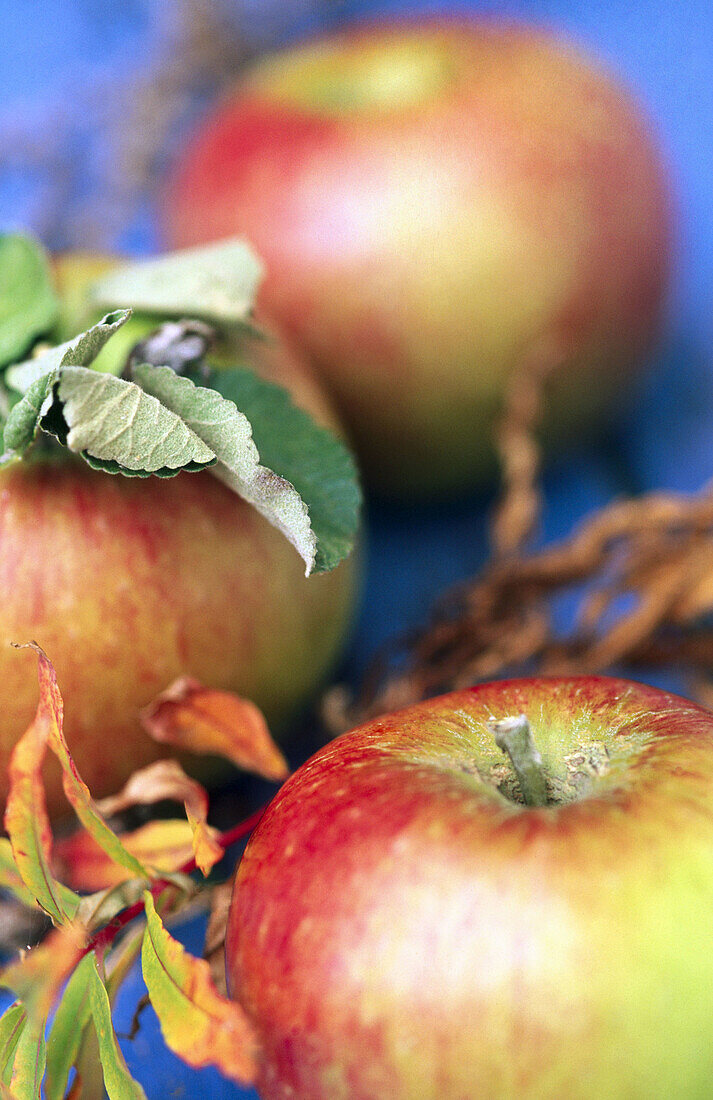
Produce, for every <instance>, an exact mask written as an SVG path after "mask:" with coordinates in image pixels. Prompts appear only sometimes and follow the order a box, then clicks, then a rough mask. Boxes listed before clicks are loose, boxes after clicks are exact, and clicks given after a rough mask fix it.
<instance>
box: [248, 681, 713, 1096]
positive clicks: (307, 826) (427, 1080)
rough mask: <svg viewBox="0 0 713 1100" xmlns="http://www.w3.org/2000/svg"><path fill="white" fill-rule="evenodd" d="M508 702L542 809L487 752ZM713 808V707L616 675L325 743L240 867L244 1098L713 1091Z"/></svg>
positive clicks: (487, 699) (495, 697)
mask: <svg viewBox="0 0 713 1100" xmlns="http://www.w3.org/2000/svg"><path fill="white" fill-rule="evenodd" d="M522 713H524V715H525V716H526V717H527V718H528V719H529V722H530V726H531V733H532V738H533V740H534V745H535V749H536V750H539V753H540V754H541V757H542V766H541V769H539V770H538V775H539V778H540V779H544V784H543V786H544V791H543V792H542V795H543V797H542V798H541V800H540V804H539V805H524V804H523V803H524V800H525V797H526V795H525V791H526V787H525V786H524V785H521V784H523V783H524V780H521V778H520V773H519V772H517V770H514V769H513V767H511V765H510V763H509V761H508V759H507V757H506V756H505V755H504V754H503V752H501V751H500V749H499V748H498V747H497V744H496V736H498V734H501V735H502V732H503V729H502V727H503V725H504V723H503V722H502V721H501V720H502V719H506V718H513V719H515V724H517V723H518V717H517V716H519V715H521V714H522ZM493 720H496V721H495V723H494V722H493ZM521 772H524V773H525V778H527V779H528V782H529V784H530V793H532V790H533V788H534V782H533V777H532V775H531V774H529V775H528V774H527V773H526V769H525V768H523V767H522V765H521ZM516 776H517V778H516ZM532 801H536V800H532ZM712 810H713V715H711V713H710V712H708V711H706V710H703V709H702V708H701V707H697V706H695V705H694V704H692V703H689V702H688V701H687V700H685V699H681V698H679V697H677V696H674V695H670V694H668V693H665V692H661V691H657V690H656V689H654V688H649V687H646V686H644V685H642V684H633V683H631V682H628V681H624V680H616V679H609V678H606V677H574V678H568V679H558V678H552V679H548V678H543V679H539V680H536V679H530V680H509V681H501V682H500V683H492V684H481V685H479V686H478V687H476V688H473V689H471V690H466V691H460V692H455V693H453V694H451V695H446V696H442V697H441V698H439V699H431V700H429V701H427V702H424V703H421V704H419V705H417V706H413V707H410V708H408V709H407V710H404V711H401V712H399V713H395V714H390V715H385V716H382V717H380V718H378V719H376V720H375V721H373V722H371V723H369V724H368V725H366V726H363V727H361V728H360V729H358V730H355V731H353V732H351V733H349V734H346V735H345V736H344V737H341V738H338V739H337V740H336V741H334V742H332V743H331V744H330V745H328V746H326V747H325V748H324V749H322V750H321V751H320V752H319V753H318V754H317V755H316V756H314V757H312V759H311V760H309V761H308V762H307V763H306V764H305V765H303V767H301V768H300V769H299V770H298V771H297V772H295V773H294V774H293V775H292V777H291V778H290V779H288V780H287V782H286V783H285V785H284V786H283V787H282V789H281V790H280V791H279V792H278V794H277V796H276V797H275V799H274V800H273V802H272V803H271V805H270V806H269V807H268V809H267V811H266V813H265V814H264V816H263V818H262V820H261V822H260V824H259V825H258V827H257V829H256V830H255V832H254V834H253V836H252V838H251V840H250V841H249V843H248V846H247V848H246V851H245V855H244V857H243V860H242V862H241V863H240V865H239V868H238V872H237V877H236V883H235V890H234V894H233V903H232V908H231V912H230V919H229V929H228V941H227V969H228V976H229V982H230V986H231V991H232V994H233V996H234V997H235V998H236V999H237V1000H238V1001H239V1002H240V1003H241V1004H242V1005H243V1007H244V1008H245V1009H246V1011H247V1013H248V1015H249V1018H250V1020H251V1021H252V1023H253V1025H254V1027H255V1029H256V1034H257V1038H258V1041H259V1044H260V1046H261V1049H262V1062H261V1071H260V1079H259V1082H258V1091H259V1093H260V1096H261V1097H263V1100H278V1098H279V1100H283V1098H284V1097H287V1096H289V1097H291V1098H293V1100H373V1098H375V1097H384V1098H386V1097H388V1098H389V1100H465V1098H474V1097H488V1098H498V1100H505V1098H508V1100H535V1098H537V1100H542V1098H544V1097H552V1098H554V1097H557V1098H564V1097H572V1098H574V1097H576V1098H577V1100H603V1098H604V1097H606V1098H607V1100H625V1098H626V1100H633V1098H634V1097H637V1098H643V1097H646V1098H647V1100H669V1098H672V1097H680V1098H684V1097H685V1098H687V1100H693V1098H694V1097H704V1096H706V1095H708V1093H709V1092H710V1084H711V1080H713V1044H712V1043H711V1039H712V1038H713V1023H712V1022H711V1021H712V1014H711V1010H712V1008H713V954H712V953H711V951H710V940H711V934H712V933H713V915H712V914H713V813H712V812H711V811H712Z"/></svg>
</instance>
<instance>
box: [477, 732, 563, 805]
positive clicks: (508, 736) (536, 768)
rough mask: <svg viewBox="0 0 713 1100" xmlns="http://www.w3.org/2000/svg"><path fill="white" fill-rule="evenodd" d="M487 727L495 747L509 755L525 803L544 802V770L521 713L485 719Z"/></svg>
mask: <svg viewBox="0 0 713 1100" xmlns="http://www.w3.org/2000/svg"><path fill="white" fill-rule="evenodd" d="M488 729H489V730H490V732H491V733H492V735H493V737H494V738H495V744H496V745H497V746H498V748H499V749H500V750H501V751H502V752H504V753H507V755H508V756H509V757H510V762H511V764H512V766H513V769H514V771H515V775H516V776H517V781H518V783H519V784H520V791H521V792H522V797H523V801H524V803H525V805H526V806H546V805H547V803H548V801H549V800H548V797H547V779H546V776H545V770H544V767H543V764H542V757H541V756H540V753H539V752H538V749H537V746H536V744H535V742H534V739H533V737H532V730H531V728H530V723H529V722H528V720H527V718H526V717H525V715H524V714H518V715H515V716H513V717H511V718H500V719H498V720H496V721H493V722H488Z"/></svg>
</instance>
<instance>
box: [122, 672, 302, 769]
mask: <svg viewBox="0 0 713 1100" xmlns="http://www.w3.org/2000/svg"><path fill="white" fill-rule="evenodd" d="M141 718H142V721H143V723H144V726H145V727H146V729H147V730H148V732H149V733H150V734H151V736H152V737H153V738H154V739H155V740H156V741H161V742H165V743H167V744H169V745H174V746H176V747H178V748H181V749H188V751H189V752H196V753H212V754H215V755H218V756H225V757H227V759H228V760H230V761H231V762H232V763H233V764H236V765H237V767H239V768H242V769H244V770H246V771H252V772H256V773H257V774H258V775H261V776H263V777H264V778H265V779H274V780H280V779H284V778H285V777H286V776H287V774H288V771H289V769H288V767H287V763H286V761H285V758H284V757H283V755H282V753H281V752H280V750H279V749H278V747H277V745H276V744H275V742H274V741H273V740H272V737H271V736H270V731H269V730H268V728H267V723H266V722H265V719H264V717H263V715H262V712H261V711H260V710H259V708H258V707H256V706H255V704H254V703H251V702H250V701H249V700H248V699H242V698H240V696H239V695H233V694H232V693H231V692H229V691H217V690H215V689H213V688H206V687H203V685H202V684H199V683H198V682H197V681H196V680H192V679H191V678H190V677H187V676H184V677H181V678H180V679H179V680H176V681H175V682H174V683H173V684H172V685H171V686H170V687H169V688H168V689H167V690H166V691H165V692H163V693H162V694H161V695H159V696H158V698H157V699H156V700H155V701H154V702H153V703H152V704H151V705H150V706H148V707H146V708H145V710H144V711H143V712H142V714H141Z"/></svg>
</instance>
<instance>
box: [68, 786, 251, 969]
mask: <svg viewBox="0 0 713 1100" xmlns="http://www.w3.org/2000/svg"><path fill="white" fill-rule="evenodd" d="M266 808H267V804H266V805H265V806H261V807H260V809H258V810H256V811H255V812H254V813H252V814H250V816H249V817H246V818H245V820H244V821H240V822H239V823H238V824H237V825H234V826H233V828H232V829H228V830H227V831H226V832H224V833H220V834H219V836H217V837H216V840H217V842H218V844H219V845H220V847H221V848H222V849H223V851H224V852H225V851H227V850H228V848H230V847H231V846H232V845H233V844H237V842H238V841H239V840H242V839H243V837H245V836H248V834H249V833H251V832H252V831H253V829H254V828H255V826H256V825H257V823H258V822H259V820H260V818H261V817H262V815H263V814H264V812H265V810H266ZM196 868H197V865H196V860H195V857H193V858H191V859H189V860H186V862H185V863H184V864H183V865H182V866H181V867H179V869H178V873H179V874H183V875H189V874H191V873H192V872H193V871H195V870H196ZM173 885H174V884H173V883H172V882H171V881H170V880H168V879H162V878H159V879H156V881H155V882H152V883H151V886H150V893H151V896H152V897H154V898H157V897H158V896H159V895H160V894H161V893H162V892H163V891H164V890H165V889H166V888H167V887H170V886H173ZM143 911H144V902H143V900H141V901H136V902H134V904H133V905H129V906H127V908H126V909H122V911H121V912H120V913H117V915H116V916H115V917H113V918H112V920H110V921H109V923H108V924H106V925H105V926H104V927H103V928H101V929H100V930H99V931H98V932H97V933H96V934H95V935H94V936H92V938H91V939H90V940H89V943H88V944H87V945H86V947H85V948H84V950H83V951H82V954H81V958H84V956H85V955H88V954H89V952H90V951H99V952H102V951H105V950H106V948H107V947H109V946H110V945H111V944H112V943H113V941H114V940H115V939H116V937H117V936H118V935H119V933H120V932H121V930H122V929H123V928H125V927H126V926H127V924H130V923H131V921H132V920H134V918H135V917H138V916H140V915H141V914H142V913H143Z"/></svg>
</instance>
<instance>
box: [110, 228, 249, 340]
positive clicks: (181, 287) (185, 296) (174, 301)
mask: <svg viewBox="0 0 713 1100" xmlns="http://www.w3.org/2000/svg"><path fill="white" fill-rule="evenodd" d="M262 275H263V268H262V264H261V263H260V261H259V259H258V258H257V256H256V255H255V253H254V252H253V251H252V249H251V248H250V246H249V245H248V244H247V243H246V242H245V241H242V240H239V239H234V240H227V241H220V242H219V243H217V244H211V245H205V246H202V247H200V248H190V249H185V250H184V251H182V252H172V253H170V254H169V255H167V256H160V257H159V258H158V259H155V260H144V261H141V262H139V263H132V264H129V265H127V266H125V267H120V268H117V269H116V270H114V271H112V272H110V274H108V275H106V276H104V277H103V278H102V279H100V280H99V281H98V282H97V283H96V284H95V285H94V287H93V288H92V299H93V301H94V304H95V305H96V306H97V307H98V308H100V309H114V308H116V307H118V306H124V305H127V304H129V305H131V306H132V308H133V309H136V310H139V311H140V312H143V313H154V314H162V315H165V316H167V317H195V318H199V319H200V320H202V321H208V322H209V323H212V324H215V325H218V326H220V327H225V326H227V327H229V328H230V327H233V326H236V325H241V326H244V325H248V323H249V318H250V314H251V312H252V309H253V305H254V303H255V296H256V294H257V289H258V286H259V284H260V281H261V279H262Z"/></svg>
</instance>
